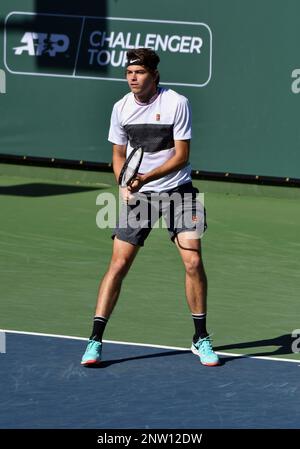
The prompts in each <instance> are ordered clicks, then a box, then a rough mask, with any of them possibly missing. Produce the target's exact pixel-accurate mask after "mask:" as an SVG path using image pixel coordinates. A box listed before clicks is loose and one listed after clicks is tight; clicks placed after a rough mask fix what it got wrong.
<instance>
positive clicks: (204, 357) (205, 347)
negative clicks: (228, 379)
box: [191, 335, 220, 366]
mask: <svg viewBox="0 0 300 449" xmlns="http://www.w3.org/2000/svg"><path fill="white" fill-rule="evenodd" d="M191 351H192V353H193V354H195V355H197V356H198V357H200V362H201V363H202V365H205V366H217V365H220V359H219V357H218V356H217V354H216V353H215V352H214V350H213V348H212V345H211V340H210V336H209V335H208V336H207V337H205V338H199V340H198V341H197V342H196V343H192V347H191Z"/></svg>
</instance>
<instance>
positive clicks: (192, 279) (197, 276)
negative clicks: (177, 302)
mask: <svg viewBox="0 0 300 449" xmlns="http://www.w3.org/2000/svg"><path fill="white" fill-rule="evenodd" d="M191 232H193V231H191ZM191 232H180V233H179V234H178V236H177V238H176V239H175V243H176V246H177V248H178V250H179V253H180V255H181V258H182V261H183V263H184V266H185V292H186V299H187V302H188V305H189V308H190V311H191V313H193V314H202V313H206V308H207V300H206V297H207V278H206V274H205V270H204V266H203V262H202V255H201V240H200V239H199V238H191V237H192V235H191ZM195 237H196V236H195Z"/></svg>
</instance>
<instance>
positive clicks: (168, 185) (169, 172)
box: [81, 48, 220, 366]
mask: <svg viewBox="0 0 300 449" xmlns="http://www.w3.org/2000/svg"><path fill="white" fill-rule="evenodd" d="M127 58H128V62H127V69H126V78H127V81H128V85H129V88H130V93H128V94H127V95H125V96H124V97H123V98H122V99H121V100H120V101H118V102H117V103H116V104H115V105H114V108H113V111H112V116H111V125H110V130H109V138H108V140H109V141H110V142H111V143H112V144H113V169H114V173H115V176H116V179H118V178H119V174H120V171H121V168H122V166H123V164H124V162H125V159H126V157H128V155H129V154H130V153H131V151H132V150H133V148H135V147H136V146H142V147H143V150H144V156H143V160H142V163H141V166H140V168H139V173H138V174H137V176H136V177H135V179H134V180H133V181H132V182H131V184H130V185H129V186H128V187H126V188H122V189H121V190H122V191H121V194H122V196H123V199H124V205H123V207H122V211H121V214H120V217H119V222H118V224H117V226H116V229H115V230H114V233H113V236H112V237H113V239H114V243H113V254H112V258H111V261H110V265H109V268H108V270H107V272H106V274H105V275H104V277H103V279H102V282H101V284H100V287H99V293H98V301H97V306H96V312H95V317H94V325H93V330H92V334H91V337H90V340H89V343H88V346H87V349H86V351H85V353H84V355H83V357H82V361H81V363H82V364H83V365H85V366H89V365H93V364H99V363H100V362H101V353H102V336H103V332H104V329H105V326H106V324H107V322H108V319H109V317H110V315H111V313H112V311H113V309H114V306H115V304H116V302H117V300H118V297H119V294H120V290H121V285H122V281H123V279H124V277H125V276H126V274H127V272H128V270H129V268H130V266H131V264H132V262H133V260H134V258H135V256H136V254H137V252H138V250H139V248H140V247H141V246H144V241H145V240H146V238H147V237H148V235H149V233H150V232H151V229H152V227H153V225H154V223H153V222H152V221H151V217H150V220H146V221H143V223H142V222H141V224H140V225H139V226H133V225H131V223H130V220H129V222H128V216H129V215H130V214H132V213H133V214H134V211H135V210H136V209H135V208H136V203H133V204H131V200H132V198H133V197H134V195H137V196H138V198H140V199H141V200H142V201H144V202H146V203H148V204H151V206H150V207H152V206H153V204H152V202H151V201H152V199H153V196H155V195H156V198H161V196H164V198H165V197H166V196H167V198H171V197H172V195H173V196H174V195H177V196H176V198H178V197H179V198H180V201H179V203H180V204H179V203H178V201H177V203H176V202H175V205H173V207H170V202H168V201H167V202H165V201H159V202H158V203H155V205H154V206H153V207H154V209H155V211H156V213H158V215H159V216H161V215H162V216H163V217H164V218H165V219H166V221H167V223H168V231H169V234H170V238H171V240H172V241H173V242H174V243H175V244H176V246H177V248H178V250H179V253H180V255H181V257H182V260H183V263H184V266H185V276H186V277H185V288H186V298H187V302H188V306H189V308H190V311H191V314H192V318H193V321H194V325H195V334H194V336H193V341H192V346H191V350H192V352H193V353H194V354H196V355H198V356H199V357H200V361H201V363H202V364H203V365H206V366H216V365H219V364H220V360H219V358H218V356H217V354H216V353H215V352H214V351H213V348H212V345H211V340H210V337H209V335H208V333H207V330H206V310H207V303H206V296H207V278H206V274H205V271H204V266H203V261H202V257H201V241H200V237H199V228H201V231H202V232H204V230H205V228H206V223H205V209H204V208H203V206H202V205H201V203H199V202H198V201H197V200H196V193H197V192H198V191H197V189H195V188H194V187H193V185H192V180H191V166H190V164H189V151H190V139H191V112H190V107H189V103H188V100H187V99H186V98H185V97H184V96H182V95H179V94H178V93H176V92H175V91H173V90H170V89H165V88H159V87H158V83H159V72H158V70H157V66H158V63H159V57H158V55H157V54H156V53H155V52H154V51H153V50H151V49H146V48H140V49H136V50H132V51H129V52H127ZM186 197H188V200H187V201H185V198H186ZM166 204H167V206H166ZM151 210H153V209H151ZM150 215H151V214H150ZM126 220H127V221H126Z"/></svg>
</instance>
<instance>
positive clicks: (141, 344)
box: [0, 329, 300, 366]
mask: <svg viewBox="0 0 300 449" xmlns="http://www.w3.org/2000/svg"><path fill="white" fill-rule="evenodd" d="M0 332H7V333H10V334H24V335H36V336H39V337H55V338H68V339H70V340H82V341H88V338H83V337H73V336H70V335H57V334H43V333H40V332H23V331H15V330H11V329H0ZM103 341H104V342H105V343H111V344H116V345H131V346H145V347H148V348H160V349H174V350H177V351H189V350H190V348H180V347H178V346H164V345H152V344H148V343H132V342H129V341H116V340H103ZM216 353H217V354H219V355H223V356H225V357H247V358H249V359H259V360H272V361H276V362H292V363H299V366H300V359H299V360H294V359H283V358H278V357H265V356H249V355H247V354H235V353H231V352H219V351H216Z"/></svg>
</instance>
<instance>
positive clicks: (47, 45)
mask: <svg viewBox="0 0 300 449" xmlns="http://www.w3.org/2000/svg"><path fill="white" fill-rule="evenodd" d="M21 43H22V44H25V45H22V46H20V47H14V48H13V49H14V52H15V55H22V54H23V53H24V52H26V53H28V55H29V56H42V55H49V56H50V57H54V56H56V55H57V53H65V52H66V51H67V50H68V48H69V45H70V39H69V37H68V36H67V35H66V34H54V33H53V34H52V33H51V34H50V33H34V32H26V33H25V34H24V36H23V37H22V39H21Z"/></svg>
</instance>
